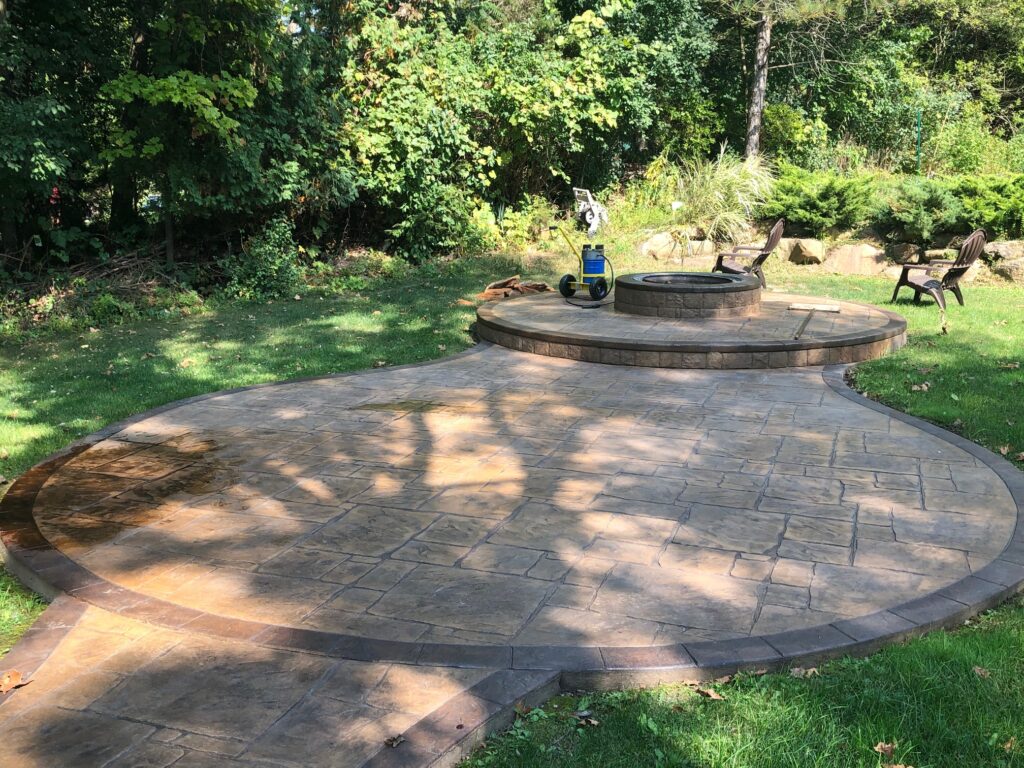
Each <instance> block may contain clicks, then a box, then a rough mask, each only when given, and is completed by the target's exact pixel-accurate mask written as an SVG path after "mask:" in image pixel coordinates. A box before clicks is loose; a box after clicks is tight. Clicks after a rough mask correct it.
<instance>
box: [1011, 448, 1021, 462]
mask: <svg viewBox="0 0 1024 768" xmlns="http://www.w3.org/2000/svg"><path fill="white" fill-rule="evenodd" d="M1013 460H1014V461H1022V462H1024V451H1021V452H1020V453H1018V454H1017V455H1016V456H1014V457H1013Z"/></svg>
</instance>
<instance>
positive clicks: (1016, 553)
mask: <svg viewBox="0 0 1024 768" xmlns="http://www.w3.org/2000/svg"><path fill="white" fill-rule="evenodd" d="M480 348H481V347H475V348H472V349H470V350H467V352H465V353H462V354H470V353H473V352H474V351H476V350H479V349H480ZM446 359H450V358H446ZM429 364H432V363H420V364H415V365H429ZM848 368H849V366H844V365H839V366H831V367H828V368H824V369H823V370H822V377H823V379H824V381H825V383H826V384H827V385H828V386H829V387H830V388H831V390H832V391H834V392H836V393H837V394H839V395H840V396H842V397H844V398H847V399H849V400H852V401H853V402H856V403H858V404H860V405H862V406H864V407H866V408H869V409H871V410H875V411H878V412H880V413H884V414H886V415H888V416H890V417H892V418H895V419H897V420H899V421H901V422H903V423H906V424H909V425H911V426H914V427H916V428H918V429H921V430H923V431H925V432H927V433H929V434H931V435H933V436H935V437H938V438H940V439H942V440H944V441H946V442H948V443H950V444H952V445H954V446H956V447H958V448H961V449H963V450H965V451H967V452H968V453H970V454H971V455H973V456H974V457H975V458H977V459H978V460H980V461H982V462H983V463H985V464H986V465H987V466H988V467H990V468H991V469H992V470H993V471H994V472H995V473H996V474H997V475H998V476H999V477H1000V478H1001V479H1002V480H1003V482H1004V483H1005V484H1006V486H1007V488H1008V489H1009V492H1010V494H1011V496H1012V498H1013V501H1014V503H1015V505H1016V507H1017V512H1018V518H1017V524H1016V527H1015V530H1014V534H1013V536H1012V537H1011V540H1010V543H1009V544H1008V546H1007V547H1006V548H1005V549H1004V551H1003V552H1002V553H1001V554H1000V555H999V556H998V557H997V558H996V559H995V560H993V561H992V562H991V563H989V564H988V565H986V566H984V567H983V568H982V569H981V570H979V571H978V572H977V573H975V574H973V575H970V576H967V577H964V578H963V579H961V580H959V581H957V582H955V583H953V584H951V585H949V586H947V587H945V588H943V589H940V590H937V591H935V592H933V593H931V594H928V595H925V596H923V597H920V598H917V599H914V600H912V601H909V602H906V603H903V604H900V605H897V606H893V607H891V608H888V609H886V610H882V611H879V612H876V613H873V614H869V615H866V616H862V617H858V618H854V619H845V620H840V621H835V622H833V623H830V624H824V625H820V626H817V627H810V628H806V629H798V630H792V631H788V632H781V633H776V634H770V635H761V636H753V637H745V638H739V639H733V640H722V641H700V642H693V643H677V644H672V645H664V646H656V647H632V646H631V647H599V646H593V647H590V646H582V647H573V646H508V645H504V646H500V645H471V644H467V645H449V644H439V643H429V642H410V641H393V640H377V639H370V638H365V637H361V636H355V635H347V634H339V633H332V632H326V631H319V630H312V629H301V628H295V627H289V626H281V625H274V624H266V623H260V622H254V621H247V620H241V619H234V618H230V617H226V616H222V615H217V614H211V613H206V612H202V611H197V610H194V609H191V608H188V607H186V606H182V605H177V604H174V603H171V602H168V601H164V600H161V599H157V598H152V597H148V596H146V595H143V594H141V593H138V592H135V591H132V590H129V589H125V588H123V587H120V586H118V585H117V584H114V583H112V582H110V581H107V580H106V579H103V578H101V577H99V576H97V575H96V574H94V573H92V572H91V571H89V570H87V569H85V568H83V567H82V566H80V565H78V564H77V563H75V562H74V561H73V560H72V559H71V558H69V557H67V556H66V555H65V554H64V553H62V552H61V551H60V550H58V549H56V548H55V547H54V546H53V545H52V544H51V543H50V542H49V541H48V540H47V539H46V538H45V537H44V536H43V535H42V533H41V532H40V530H39V528H38V526H37V525H36V522H35V519H34V517H33V515H32V509H33V506H34V502H35V499H36V495H37V494H38V492H39V490H40V489H41V488H42V486H43V485H44V484H45V483H46V481H47V480H48V479H49V477H50V476H51V475H52V474H53V473H54V472H56V471H57V470H58V469H59V468H60V467H61V466H63V465H64V464H65V463H66V462H68V461H70V460H71V459H72V458H74V457H75V456H76V455H78V454H79V453H81V452H82V451H84V450H86V449H87V448H88V447H89V446H91V445H92V444H93V443H95V442H97V441H99V440H101V439H103V438H105V437H107V436H109V435H110V434H113V433H114V432H116V431H118V430H120V429H123V428H124V426H126V425H129V424H132V423H134V422H137V421H140V420H141V419H143V418H146V417H148V416H150V415H152V414H154V413H159V412H163V411H166V410H169V409H172V408H175V407H178V406H179V405H182V404H184V403H187V402H195V401H196V400H200V399H205V398H208V397H213V396H216V395H220V394H223V393H211V394H208V395H202V396H199V397H197V398H189V399H187V400H183V401H178V402H176V403H170V404H167V405H164V406H161V407H159V408H156V409H153V410H151V411H147V412H146V413H143V414H139V415H137V416H135V417H132V418H130V419H128V420H125V421H122V422H119V423H118V424H115V425H111V426H110V427H107V428H106V429H104V430H101V431H99V432H97V433H95V434H94V435H91V436H89V437H88V438H84V439H83V440H80V441H79V442H78V443H77V444H75V445H74V446H72V447H69V448H66V449H64V450H63V451H61V452H58V453H57V454H54V455H53V456H51V457H50V458H48V459H46V460H44V461H43V462H41V463H40V464H38V465H36V466H35V467H33V468H32V469H30V470H29V471H28V472H26V473H25V474H24V475H22V476H21V477H20V478H19V479H18V480H17V481H15V483H14V484H13V485H12V486H11V488H10V489H9V490H8V492H7V494H6V495H5V496H4V497H3V499H0V540H2V543H3V546H4V548H5V550H6V552H7V567H8V569H9V570H10V571H11V572H12V573H14V575H16V576H17V577H18V578H20V579H22V580H23V581H24V582H25V583H27V584H28V585H29V586H31V587H33V588H34V589H36V590H37V591H39V592H41V593H42V594H44V595H47V596H50V597H54V596H60V595H68V596H70V597H73V598H75V599H76V600H77V601H81V602H82V603H86V604H90V605H94V606H96V607H98V608H102V609H105V610H109V611H112V612H114V613H117V614H120V615H122V616H125V617H128V618H132V619H136V620H140V621H144V622H149V623H152V624H155V625H158V626H163V627H167V628H170V629H178V630H186V631H189V632H196V633H199V634H204V635H208V636H213V637H220V638H226V639H232V640H238V641H243V642H249V643H254V644H258V645H262V646H267V647H273V648H281V649H288V650H296V651H303V652H307V653H316V654H324V655H327V656H331V657H336V658H344V659H352V660H357V661H390V662H396V663H405V664H415V665H423V666H449V667H472V668H482V669H495V670H514V671H521V672H527V671H549V672H552V673H559V675H560V681H561V685H562V686H563V687H564V688H580V687H587V688H608V687H621V686H628V685H634V686H641V685H652V684H656V683H663V682H696V681H701V680H707V679H710V678H714V677H717V676H720V675H723V674H731V673H734V672H737V671H744V670H774V669H781V668H785V667H787V666H790V665H808V664H812V663H815V662H817V661H821V660H824V659H828V658H835V657H839V656H847V655H851V656H857V655H866V654H869V653H872V652H874V651H876V650H878V649H879V648H881V647H883V646H885V645H887V644H890V643H893V642H899V641H901V640H904V639H907V638H909V637H913V636H916V635H920V634H923V633H925V632H928V631H931V630H933V629H937V628H941V627H952V626H955V625H958V624H960V623H962V622H963V620H964V619H966V618H968V617H970V616H972V615H974V614H976V613H978V612H980V611H983V610H985V609H987V608H990V607H992V606H994V605H996V604H998V603H1000V602H1001V601H1003V600H1004V599H1006V598H1007V597H1009V596H1011V595H1012V594H1014V593H1016V592H1017V591H1019V590H1020V589H1021V586H1022V585H1024V526H1022V522H1021V516H1022V513H1024V474H1022V473H1020V472H1019V471H1018V470H1016V469H1015V468H1014V467H1013V466H1012V465H1011V464H1010V463H1009V462H1007V461H1006V460H1004V459H1002V458H1001V457H999V456H996V455H995V454H993V453H992V452H991V451H988V450H986V449H984V448H982V447H981V446H978V445H976V444H974V443H972V442H970V441H968V440H966V439H964V438H962V437H960V436H958V435H955V434H953V433H951V432H948V431H946V430H943V429H941V428H940V427H937V426H935V425H933V424H930V423H928V422H924V421H922V420H920V419H917V418H915V417H912V416H908V415H906V414H903V413H901V412H899V411H895V410H893V409H891V408H888V407H887V406H884V405H881V404H879V403H875V402H874V401H871V400H868V399H867V398H864V397H863V396H861V395H859V394H857V393H856V392H854V391H853V390H852V389H850V388H849V387H848V386H847V384H846V382H845V380H844V372H845V371H846V370H847V369H848ZM349 375H352V374H338V375H336V376H328V377H316V378H320V379H323V378H335V377H337V376H349ZM289 383H293V382H275V383H270V384H261V385H255V386H256V387H271V386H281V385H284V384H289ZM252 388H255V387H247V388H242V389H252ZM233 391H239V390H233ZM60 599H61V600H62V601H63V600H64V598H60ZM22 642H25V640H23V641H22ZM19 645H20V644H19ZM17 649H18V646H16V650H17Z"/></svg>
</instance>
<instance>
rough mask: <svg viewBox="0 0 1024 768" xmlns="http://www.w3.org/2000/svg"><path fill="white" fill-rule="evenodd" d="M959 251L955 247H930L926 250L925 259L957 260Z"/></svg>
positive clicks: (929, 260)
mask: <svg viewBox="0 0 1024 768" xmlns="http://www.w3.org/2000/svg"><path fill="white" fill-rule="evenodd" d="M957 255H958V254H957V251H956V250H955V249H953V248H929V249H928V250H927V251H925V252H924V260H925V261H928V262H931V261H956V257H957Z"/></svg>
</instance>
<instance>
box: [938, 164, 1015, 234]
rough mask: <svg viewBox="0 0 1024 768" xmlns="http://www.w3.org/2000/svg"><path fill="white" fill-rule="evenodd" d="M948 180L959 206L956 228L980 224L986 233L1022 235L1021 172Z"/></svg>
mask: <svg viewBox="0 0 1024 768" xmlns="http://www.w3.org/2000/svg"><path fill="white" fill-rule="evenodd" d="M948 183H949V186H950V190H951V192H952V194H953V195H955V196H956V198H957V200H958V201H959V202H960V204H961V206H962V208H963V210H962V213H961V220H960V222H959V226H958V229H962V230H968V229H977V228H978V227H983V228H984V229H985V231H986V232H988V234H989V236H990V237H1022V236H1024V176H972V177H964V178H960V179H954V180H950V181H949V182H948Z"/></svg>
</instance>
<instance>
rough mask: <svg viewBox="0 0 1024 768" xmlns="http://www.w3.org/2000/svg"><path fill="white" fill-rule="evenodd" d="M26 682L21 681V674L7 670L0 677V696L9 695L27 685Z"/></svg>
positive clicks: (13, 670)
mask: <svg viewBox="0 0 1024 768" xmlns="http://www.w3.org/2000/svg"><path fill="white" fill-rule="evenodd" d="M28 683H29V681H28V680H22V678H21V672H19V671H18V670H16V669H9V670H7V671H6V672H4V673H3V674H2V675H0V695H3V694H5V693H10V692H11V691H13V690H14V689H15V688H21V686H23V685H28Z"/></svg>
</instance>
